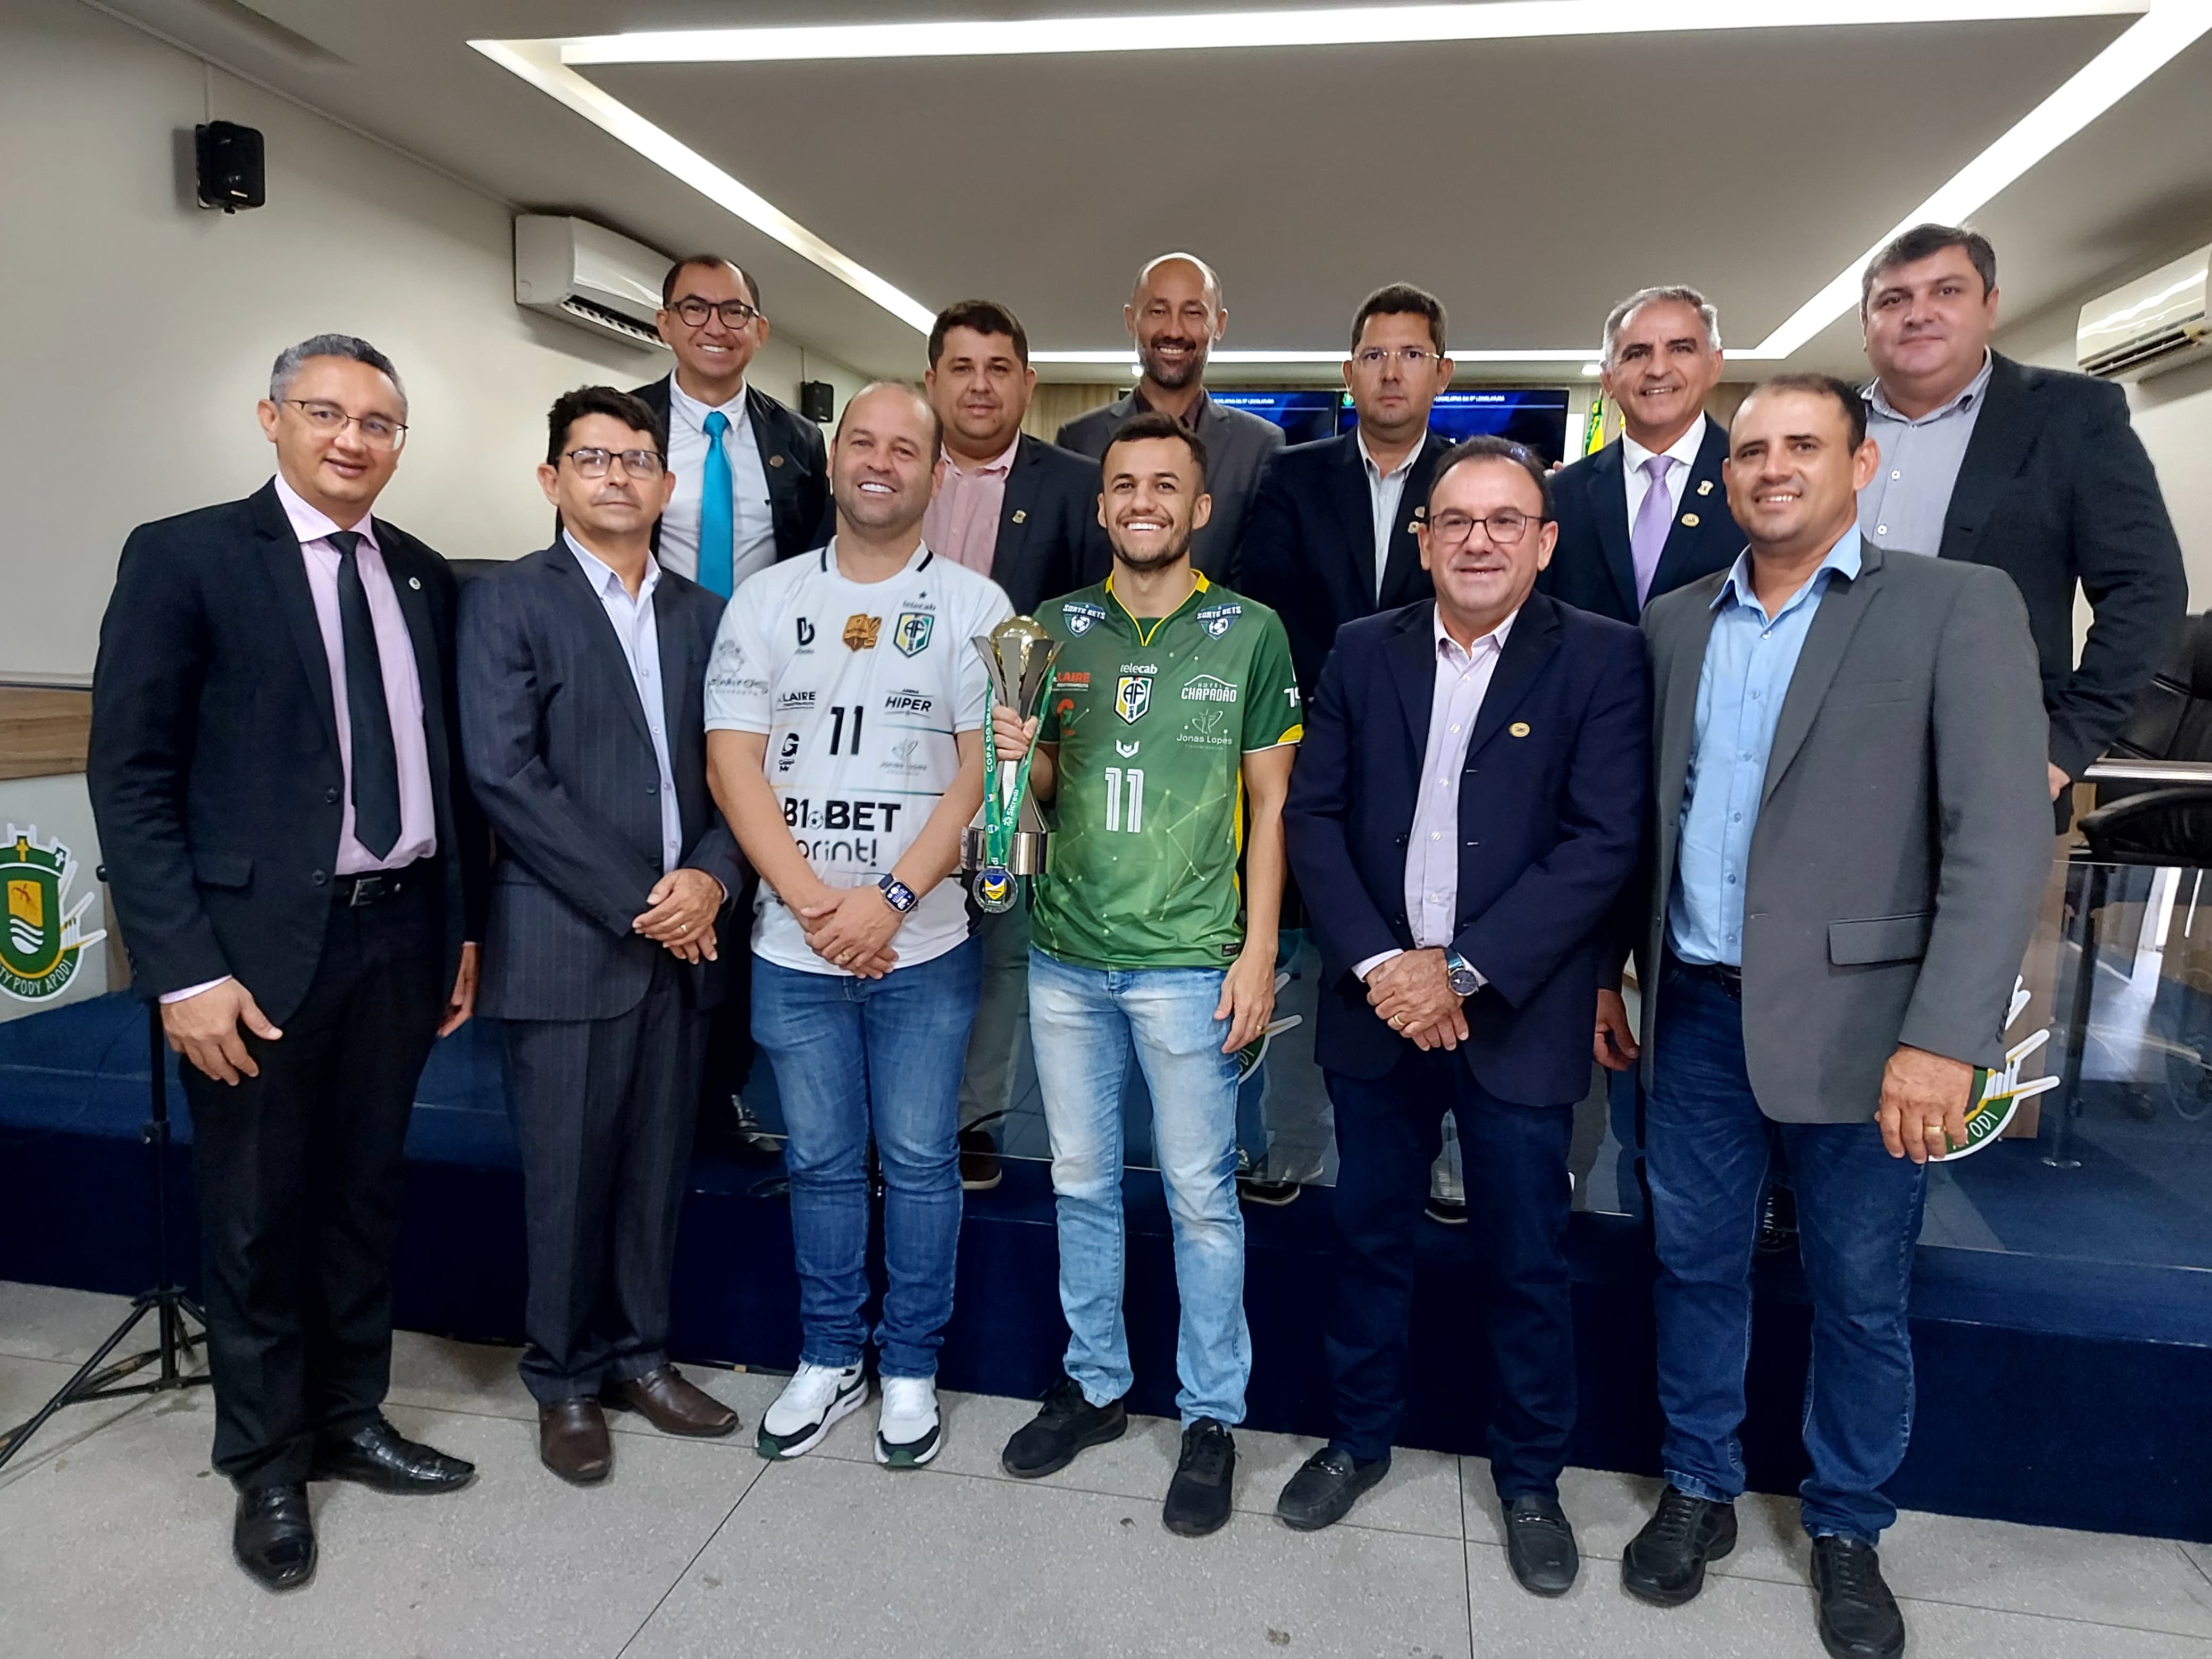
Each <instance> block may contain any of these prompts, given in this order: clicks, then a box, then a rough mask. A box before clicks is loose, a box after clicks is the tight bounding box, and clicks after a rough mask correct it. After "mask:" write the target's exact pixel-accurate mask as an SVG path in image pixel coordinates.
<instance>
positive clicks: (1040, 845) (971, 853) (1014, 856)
mask: <svg viewBox="0 0 2212 1659" xmlns="http://www.w3.org/2000/svg"><path fill="white" fill-rule="evenodd" d="M1048 840H1049V837H1048V836H1047V835H1046V833H1045V831H1043V830H1042V829H1017V830H1016V831H1014V835H1013V841H1012V845H1011V846H1009V847H1008V848H1006V861H1005V864H1004V866H1002V867H1003V868H1004V869H1005V870H1006V873H1007V874H1009V875H1014V876H1041V875H1042V874H1043V873H1044V872H1045V871H1046V869H1047V868H1048V867H1049V865H1050V862H1051V860H1050V859H1049V858H1048V855H1047V845H1048ZM990 863H991V859H990V855H989V854H988V853H987V851H986V849H985V842H984V835H983V830H982V829H981V826H980V825H976V824H972V823H971V824H969V826H968V828H967V829H964V830H963V831H962V832H961V835H960V868H961V870H962V872H963V873H968V874H972V873H974V872H975V871H978V870H982V869H987V868H988V867H989V866H990Z"/></svg>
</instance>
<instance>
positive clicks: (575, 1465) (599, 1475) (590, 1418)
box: [538, 1399, 615, 1486]
mask: <svg viewBox="0 0 2212 1659" xmlns="http://www.w3.org/2000/svg"><path fill="white" fill-rule="evenodd" d="M538 1461H539V1462H542V1463H544V1465H545V1467H546V1468H549V1469H550V1470H552V1471H553V1473H554V1474H557V1475H559V1476H560V1477H561V1478H562V1480H570V1481H574V1483H575V1484H576V1485H577V1486H593V1485H596V1484H597V1483H598V1482H599V1481H601V1480H605V1479H606V1478H607V1476H608V1475H609V1474H611V1473H612V1472H613V1469H614V1467H615V1448H614V1443H613V1442H612V1441H611V1440H610V1439H608V1438H607V1419H606V1414H605V1413H603V1412H601V1411H600V1410H599V1401H596V1400H584V1399H577V1400H557V1401H554V1402H553V1404H551V1405H550V1406H540V1407H538Z"/></svg>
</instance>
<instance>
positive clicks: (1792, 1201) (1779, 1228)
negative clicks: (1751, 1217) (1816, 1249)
mask: <svg viewBox="0 0 2212 1659" xmlns="http://www.w3.org/2000/svg"><path fill="white" fill-rule="evenodd" d="M1796 1248H1797V1194H1796V1192H1795V1191H1793V1190H1792V1189H1791V1188H1788V1187H1784V1186H1778V1185H1776V1184H1774V1183H1772V1182H1770V1183H1768V1186H1767V1188H1766V1191H1765V1194H1764V1195H1763V1196H1762V1197H1761V1198H1760V1199H1759V1238H1758V1241H1757V1242H1756V1243H1754V1244H1753V1246H1752V1249H1754V1250H1756V1251H1757V1252H1758V1253H1759V1255H1788V1254H1789V1253H1790V1251H1792V1250H1794V1249H1796Z"/></svg>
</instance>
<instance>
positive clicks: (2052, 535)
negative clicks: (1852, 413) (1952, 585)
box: [1938, 356, 2189, 778]
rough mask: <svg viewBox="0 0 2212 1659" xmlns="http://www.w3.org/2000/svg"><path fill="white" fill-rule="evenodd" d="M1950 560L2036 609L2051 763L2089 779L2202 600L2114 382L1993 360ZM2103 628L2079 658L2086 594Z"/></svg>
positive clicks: (1959, 486) (1957, 487)
mask: <svg viewBox="0 0 2212 1659" xmlns="http://www.w3.org/2000/svg"><path fill="white" fill-rule="evenodd" d="M1938 551H1939V552H1940V553H1941V554H1942V556H1943V557H1945V558H1947V559H1967V560H1971V561H1972V562H1974V563H1976V564H1989V565H1995V566H1996V568H1998V569H2000V570H2002V571H2003V572H2004V573H2005V574H2007V575H2008V576H2010V577H2011V578H2012V579H2013V581H2014V583H2015V585H2016V586H2018V587H2019V589H2020V592H2021V598H2022V599H2026V600H2027V622H2028V627H2029V629H2030V630H2031V631H2032V632H2033V634H2034V635H2035V654H2036V656H2037V658H2038V659H2039V663H2040V665H2041V667H2042V671H2043V707H2044V710H2045V713H2046V714H2049V715H2050V717H2051V760H2052V761H2053V762H2054V763H2056V764H2057V766H2058V767H2059V769H2061V770H2063V772H2065V773H2066V775H2068V776H2069V777H2076V778H2078V777H2080V776H2081V773H2082V771H2083V769H2085V768H2086V767H2087V765H2088V764H2089V763H2090V762H2091V761H2093V760H2094V759H2095V758H2096V757H2098V756H2099V755H2100V754H2101V753H2103V752H2104V749H2105V745H2106V744H2108V743H2110V742H2111V741H2112V738H2115V737H2117V736H2118V735H2119V730H2120V727H2121V726H2123V725H2124V724H2125V723H2126V721H2127V717H2128V713H2129V711H2130V709H2131V708H2134V707H2135V702H2136V698H2137V697H2138V696H2141V695H2142V691H2143V689H2144V688H2145V687H2146V686H2148V684H2150V681H2151V677H2152V675H2153V674H2154V673H2156V672H2157V671H2158V669H2159V668H2160V665H2163V664H2164V663H2166V661H2168V660H2169V659H2171V658H2172V655H2173V647H2174V641H2175V640H2176V638H2177V637H2178V635H2179V630H2180V627H2181V619H2182V615H2183V612H2184V611H2185V608H2186V605H2187V602H2188V593H2189V581H2188V578H2187V577H2186V576H2185V575H2184V574H2183V572H2182V564H2181V544H2180V543H2179V541H2178V540H2177V539H2175V537H2174V533H2173V521H2172V519H2170V518H2168V517H2167V516H2166V500H2165V497H2164V496H2162V495H2160V493H2159V488H2158V475H2157V474H2156V473H2155V472H2154V471H2153V470H2152V468H2151V464H2150V457H2149V455H2148V453H2145V452H2144V449H2143V447H2142V439H2140V438H2138V437H2136V431H2135V428H2134V427H2133V426H2131V425H2130V423H2129V421H2128V400H2127V395H2126V393H2124V392H2122V391H2121V390H2120V388H2119V387H2118V386H2114V385H2112V383H2111V382H2109V381H2106V380H2092V379H2090V378H2089V377H2088V376H2087V375H2086V374H2066V373H2063V371H2060V370H2057V369H2050V368H2024V367H2023V366H2021V364H2019V363H2016V362H2013V360H2012V359H2011V358H2009V357H2003V356H1997V357H1995V358H1994V359H1993V363H1992V367H1991V368H1990V385H1989V391H1988V394H1987V397H1986V398H1985V400H1984V403H1983V404H1982V412H1981V414H1980V415H1979V416H1978V417H1977V418H1976V420H1975V422H1974V435H1973V437H1972V440H1971V441H1969V442H1968V443H1967V445H1966V459H1964V460H1963V461H1962V462H1960V466H1959V481H1958V483H1956V484H1954V486H1953V487H1952V490H1951V507H1950V511H1949V512H1948V513H1946V514H1945V515H1944V519H1943V543H1942V547H1941V548H1940V549H1938ZM2076 583H2079V584H2080V585H2081V590H2082V591H2083V592H2086V593H2087V595H2088V596H2089V603H2090V606H2091V609H2092V615H2093V620H2092V621H2091V623H2090V624H2089V636H2088V638H2087V640H2085V641H2083V642H2082V646H2081V664H2080V665H2079V666H2078V667H2077V666H2075V661H2074V590H2075V584H2076Z"/></svg>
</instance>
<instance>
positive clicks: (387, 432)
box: [284, 398, 407, 449]
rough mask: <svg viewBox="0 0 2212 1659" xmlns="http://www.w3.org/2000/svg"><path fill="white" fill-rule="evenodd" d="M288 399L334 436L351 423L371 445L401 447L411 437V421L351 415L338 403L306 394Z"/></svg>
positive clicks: (303, 415)
mask: <svg viewBox="0 0 2212 1659" xmlns="http://www.w3.org/2000/svg"><path fill="white" fill-rule="evenodd" d="M284 401H285V402H286V403H288V404H291V405H292V407H293V408H295V409H296V410H299V411H300V417H301V419H302V420H304V421H306V422H307V424H308V425H309V426H311V427H313V428H315V430H316V431H318V432H320V433H323V434H325V435H328V436H330V437H333V438H335V437H337V435H338V434H339V433H341V432H343V431H344V430H345V429H346V428H348V427H349V426H357V427H359V428H361V441H362V442H363V443H365V444H367V445H368V447H370V448H371V449H397V448H398V447H399V446H400V445H402V444H404V443H405V442H406V441H407V423H406V422H404V421H395V420H393V419H392V417H391V416H387V415H349V414H347V413H346V412H345V410H343V409H340V408H339V407H338V406H337V404H326V403H322V402H320V401H318V400H315V399H310V398H285V399H284Z"/></svg>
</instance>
